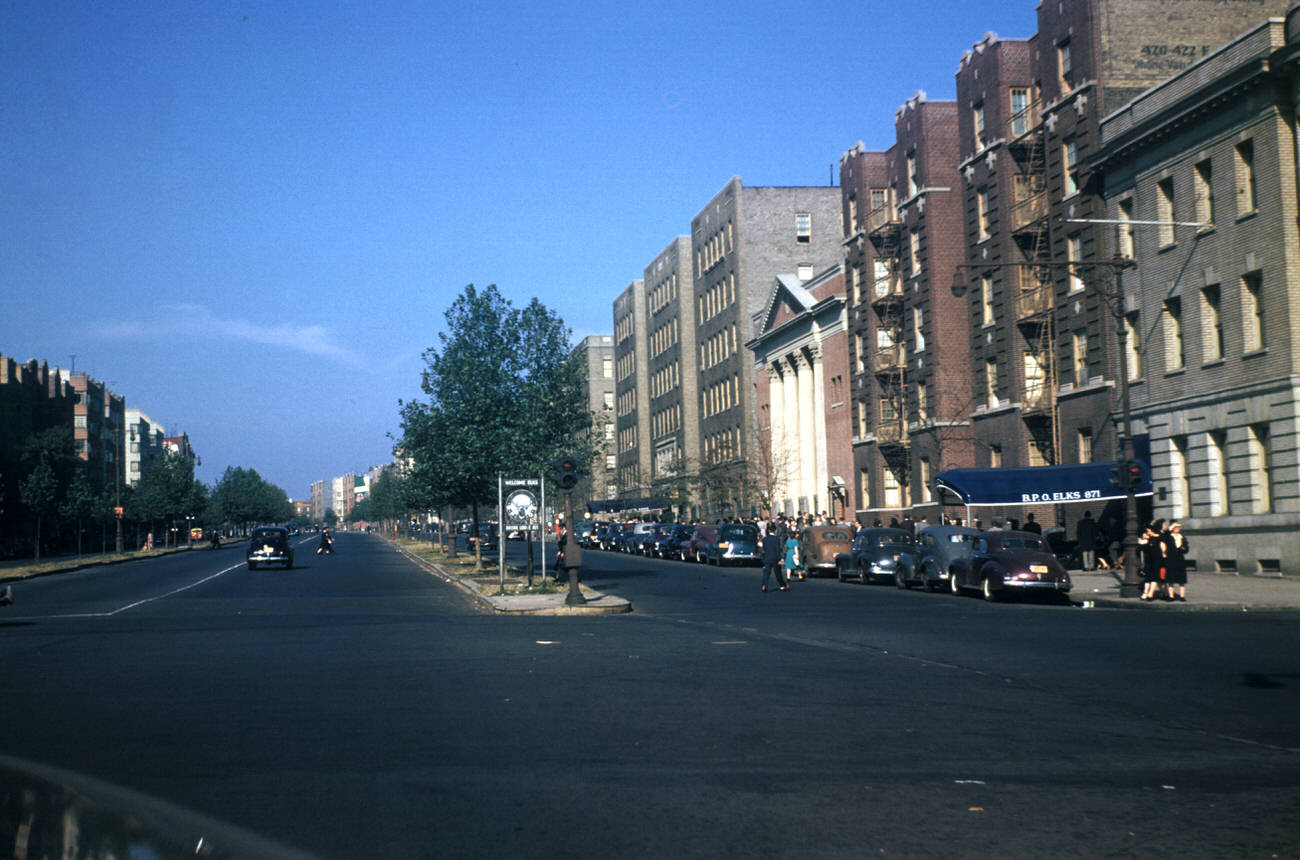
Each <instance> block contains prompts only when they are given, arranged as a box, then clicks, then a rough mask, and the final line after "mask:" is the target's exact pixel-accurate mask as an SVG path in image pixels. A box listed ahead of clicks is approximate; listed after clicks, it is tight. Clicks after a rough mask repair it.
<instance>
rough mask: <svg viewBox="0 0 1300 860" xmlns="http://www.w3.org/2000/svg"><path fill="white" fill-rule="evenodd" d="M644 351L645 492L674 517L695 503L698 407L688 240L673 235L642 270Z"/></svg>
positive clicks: (692, 276) (698, 463)
mask: <svg viewBox="0 0 1300 860" xmlns="http://www.w3.org/2000/svg"><path fill="white" fill-rule="evenodd" d="M644 283H645V285H646V313H647V325H648V326H649V327H650V329H651V337H650V344H651V349H650V350H649V361H650V365H649V374H648V377H649V386H650V390H649V404H650V421H649V430H650V435H649V437H648V440H649V446H650V450H651V452H652V453H651V461H650V468H651V476H650V493H651V495H652V496H654V497H655V498H659V499H663V500H664V501H665V502H666V503H667V504H668V505H670V506H671V507H672V508H673V509H674V512H682V511H688V510H689V508H690V505H691V503H692V500H693V498H694V496H693V493H692V487H691V481H690V476H691V475H693V474H698V472H699V466H700V402H699V390H700V386H699V375H698V374H697V373H695V372H694V371H695V369H696V367H697V353H696V348H695V335H696V323H695V321H696V304H695V302H694V301H693V297H694V296H695V277H694V265H693V261H692V255H691V239H690V237H689V236H677V237H676V238H674V239H673V240H672V242H670V243H669V244H668V246H667V247H666V248H664V250H663V251H661V252H660V253H659V255H658V256H657V257H655V259H654V260H652V261H651V263H650V265H648V266H646V267H645V272H644Z"/></svg>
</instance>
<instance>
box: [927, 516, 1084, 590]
mask: <svg viewBox="0 0 1300 860" xmlns="http://www.w3.org/2000/svg"><path fill="white" fill-rule="evenodd" d="M948 585H949V587H950V588H951V589H952V593H953V594H961V593H962V591H964V590H965V589H968V588H969V589H979V591H980V593H981V594H983V595H984V599H985V600H998V599H999V598H1001V597H1003V596H1005V595H1007V594H1030V593H1038V594H1043V593H1046V594H1056V595H1066V594H1069V592H1070V574H1069V573H1067V572H1066V570H1065V568H1064V567H1063V566H1062V565H1061V563H1060V562H1059V561H1057V560H1056V556H1055V555H1053V554H1052V550H1051V547H1049V546H1048V545H1047V543H1046V542H1045V541H1044V540H1043V538H1042V537H1041V536H1040V535H1035V534H1030V533H1029V532H1006V531H991V532H983V533H981V534H980V535H979V536H978V537H976V538H975V539H974V541H973V542H972V544H971V553H970V557H969V558H967V559H965V560H958V561H954V562H953V564H952V575H951V576H950V577H949V578H948Z"/></svg>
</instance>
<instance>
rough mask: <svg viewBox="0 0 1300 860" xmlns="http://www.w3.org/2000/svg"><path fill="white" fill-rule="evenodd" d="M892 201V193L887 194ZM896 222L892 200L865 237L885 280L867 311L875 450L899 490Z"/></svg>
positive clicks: (875, 287)
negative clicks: (871, 331) (872, 318)
mask: <svg viewBox="0 0 1300 860" xmlns="http://www.w3.org/2000/svg"><path fill="white" fill-rule="evenodd" d="M891 197H892V194H891ZM902 226H903V225H902V222H901V220H900V219H899V216H898V211H897V209H896V208H895V207H894V203H893V200H892V199H890V200H887V201H886V202H885V204H884V205H883V206H880V207H877V208H875V209H873V210H872V211H871V213H870V215H868V220H867V238H868V239H870V240H871V244H872V246H873V247H874V248H875V251H876V258H877V259H878V260H880V261H881V262H884V263H886V264H887V265H888V276H887V277H883V278H877V277H875V273H873V278H872V284H871V309H872V310H873V311H874V312H875V314H876V333H877V334H876V342H875V343H874V344H873V345H872V350H871V353H870V354H871V373H872V375H873V376H874V378H875V382H876V390H877V392H878V395H879V396H878V397H877V402H876V404H875V410H874V421H873V424H874V427H875V431H876V448H877V450H879V451H880V454H881V456H882V457H884V459H885V462H886V464H887V465H888V466H889V469H890V471H891V472H893V473H894V476H895V477H896V478H898V482H899V484H900V485H901V486H904V487H906V486H907V485H908V481H907V477H908V446H909V438H908V435H907V409H906V405H907V398H906V388H905V387H904V377H905V372H906V368H907V361H906V355H905V349H904V346H903V310H904V308H903V277H902V259H901V257H902V232H903V230H902Z"/></svg>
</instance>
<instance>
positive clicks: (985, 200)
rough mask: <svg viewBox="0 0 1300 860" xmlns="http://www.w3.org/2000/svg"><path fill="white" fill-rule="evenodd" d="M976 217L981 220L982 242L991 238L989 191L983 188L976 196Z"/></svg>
mask: <svg viewBox="0 0 1300 860" xmlns="http://www.w3.org/2000/svg"><path fill="white" fill-rule="evenodd" d="M975 208H976V215H977V217H978V219H979V235H980V241H981V242H983V241H984V240H985V239H987V238H988V237H989V190H988V189H987V188H981V189H980V190H979V191H978V192H977V193H976V195H975Z"/></svg>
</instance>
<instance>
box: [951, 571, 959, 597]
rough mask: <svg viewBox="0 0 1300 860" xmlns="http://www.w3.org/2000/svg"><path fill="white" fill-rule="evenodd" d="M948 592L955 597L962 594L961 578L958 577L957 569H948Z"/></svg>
mask: <svg viewBox="0 0 1300 860" xmlns="http://www.w3.org/2000/svg"><path fill="white" fill-rule="evenodd" d="M948 592H949V593H950V594H952V595H953V596H954V597H956V596H958V595H960V594H961V580H959V579H958V578H957V571H955V570H950V571H948Z"/></svg>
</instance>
